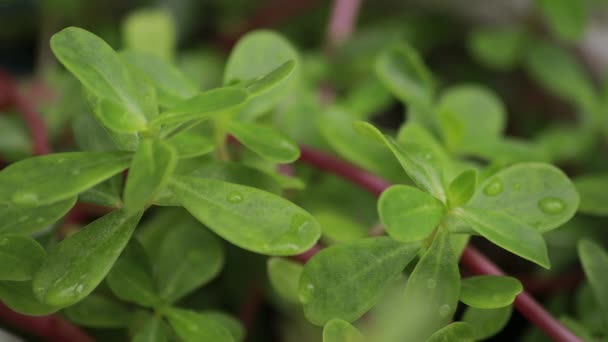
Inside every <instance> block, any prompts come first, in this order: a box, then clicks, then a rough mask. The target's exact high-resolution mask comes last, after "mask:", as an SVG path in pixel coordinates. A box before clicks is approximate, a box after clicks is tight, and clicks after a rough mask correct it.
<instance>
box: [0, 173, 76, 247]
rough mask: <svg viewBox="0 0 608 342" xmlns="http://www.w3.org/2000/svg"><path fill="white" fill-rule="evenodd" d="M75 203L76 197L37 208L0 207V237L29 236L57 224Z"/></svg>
mask: <svg viewBox="0 0 608 342" xmlns="http://www.w3.org/2000/svg"><path fill="white" fill-rule="evenodd" d="M0 177H1V176H0ZM74 203H76V197H74V198H70V199H68V200H65V201H60V202H56V203H53V204H51V205H45V206H41V207H37V208H23V207H17V206H13V205H0V236H2V235H5V234H23V235H30V234H32V233H34V232H37V231H39V230H41V229H44V228H46V227H47V226H49V225H51V224H53V223H55V222H57V220H59V219H60V218H61V217H62V216H63V215H65V214H66V213H67V212H68V211H69V210H70V209H71V208H72V207H73V206H74Z"/></svg>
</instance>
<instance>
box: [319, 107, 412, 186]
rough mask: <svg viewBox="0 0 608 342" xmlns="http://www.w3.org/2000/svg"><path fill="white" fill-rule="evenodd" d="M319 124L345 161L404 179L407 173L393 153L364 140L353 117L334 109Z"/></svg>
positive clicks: (383, 174)
mask: <svg viewBox="0 0 608 342" xmlns="http://www.w3.org/2000/svg"><path fill="white" fill-rule="evenodd" d="M317 121H318V122H317V127H318V130H319V132H320V133H321V135H322V136H323V138H324V139H325V140H326V141H327V143H328V144H329V146H330V147H331V148H332V149H333V150H334V151H336V152H337V153H338V154H339V155H340V156H341V157H343V158H345V159H347V160H349V161H350V162H352V163H355V164H357V165H358V166H360V167H362V168H365V169H367V170H369V171H371V172H373V173H375V174H378V175H380V176H382V177H385V178H387V179H389V180H395V181H398V180H402V179H403V178H404V176H403V171H402V170H401V168H400V167H399V164H397V163H396V162H395V161H394V159H393V157H392V156H391V152H390V151H387V150H386V148H384V147H383V146H381V145H378V144H370V143H369V141H366V140H365V139H361V137H360V135H359V134H358V133H357V131H356V130H355V129H354V128H353V121H354V117H353V115H352V113H350V112H347V111H345V110H343V109H341V108H338V107H332V108H330V109H328V110H327V111H326V112H325V113H323V115H321V116H319V118H318V120H317Z"/></svg>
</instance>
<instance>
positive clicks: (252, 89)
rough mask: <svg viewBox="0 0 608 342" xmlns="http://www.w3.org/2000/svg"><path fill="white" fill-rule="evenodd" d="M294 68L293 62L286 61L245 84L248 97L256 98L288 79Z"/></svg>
mask: <svg viewBox="0 0 608 342" xmlns="http://www.w3.org/2000/svg"><path fill="white" fill-rule="evenodd" d="M295 67H296V63H295V62H294V61H287V62H285V63H283V64H281V65H280V66H279V67H277V68H276V69H274V70H272V71H271V72H269V73H268V74H266V75H262V76H260V77H258V78H257V79H254V80H252V81H250V82H247V83H246V87H247V91H248V92H249V96H257V95H259V94H261V93H263V92H265V91H269V90H270V89H272V88H274V87H275V86H276V85H277V84H280V83H281V82H282V81H283V80H285V79H287V78H289V77H290V76H291V73H292V72H293V71H294V69H295Z"/></svg>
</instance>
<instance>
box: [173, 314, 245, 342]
mask: <svg viewBox="0 0 608 342" xmlns="http://www.w3.org/2000/svg"><path fill="white" fill-rule="evenodd" d="M166 315H167V318H168V319H169V324H171V326H172V327H173V329H175V332H176V333H177V335H178V336H179V337H180V338H181V339H183V340H184V341H185V342H201V341H214V342H233V341H235V339H234V338H233V337H232V335H231V334H230V332H229V331H228V329H226V328H225V327H224V326H223V325H222V324H221V323H219V322H218V321H217V320H216V319H214V318H213V317H209V316H205V315H202V314H199V313H197V312H194V311H190V310H183V309H168V310H167V311H166Z"/></svg>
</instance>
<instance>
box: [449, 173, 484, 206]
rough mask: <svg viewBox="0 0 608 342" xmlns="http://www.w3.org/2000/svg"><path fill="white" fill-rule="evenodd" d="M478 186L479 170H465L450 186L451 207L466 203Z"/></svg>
mask: <svg viewBox="0 0 608 342" xmlns="http://www.w3.org/2000/svg"><path fill="white" fill-rule="evenodd" d="M476 187H477V170H475V169H469V170H466V171H463V172H462V173H461V174H460V175H458V177H456V178H455V179H454V180H452V182H450V185H449V186H448V203H449V204H450V207H459V206H461V205H464V204H466V203H467V202H468V201H469V200H470V199H471V197H473V194H475V189H476Z"/></svg>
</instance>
